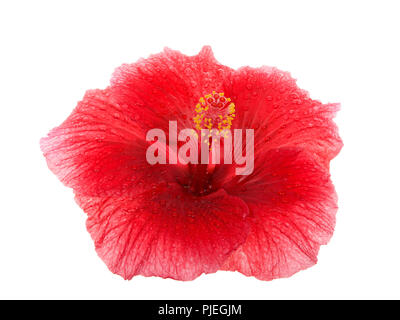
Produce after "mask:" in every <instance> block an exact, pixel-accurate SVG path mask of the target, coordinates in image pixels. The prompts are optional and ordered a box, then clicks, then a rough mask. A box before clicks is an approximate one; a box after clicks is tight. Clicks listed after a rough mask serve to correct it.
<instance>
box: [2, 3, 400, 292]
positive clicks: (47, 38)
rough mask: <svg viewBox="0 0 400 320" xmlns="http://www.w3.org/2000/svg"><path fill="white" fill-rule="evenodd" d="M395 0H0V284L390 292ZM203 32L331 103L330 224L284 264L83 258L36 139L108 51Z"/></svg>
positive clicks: (136, 52)
mask: <svg viewBox="0 0 400 320" xmlns="http://www.w3.org/2000/svg"><path fill="white" fill-rule="evenodd" d="M399 14H400V8H399V4H398V1H293V2H288V1H276V2H272V3H268V2H267V1H259V2H256V1H248V0H247V1H240V2H238V1H204V0H202V1H196V2H195V1H157V2H156V1H138V2H134V1H126V2H123V1H115V0H113V1H108V2H104V1H71V0H70V1H2V2H1V4H0V37H1V38H0V57H1V58H0V104H1V105H0V107H1V114H0V115H1V117H0V130H1V132H0V133H1V136H0V137H1V157H0V170H1V172H0V183H1V184H0V187H1V192H0V194H1V200H0V214H1V216H0V298H129V299H163V298H169V299H175V298H176V299H179V298H186V299H192V298H204V299H217V298H219V299H234V298H237V299H278V298H283V299H285V298H289V299H290V298H302V299H308V298H319V299H325V298H344V299H347V298H397V299H399V298H400V293H399V290H400V289H399V288H400V248H399V245H400V210H399V196H400V174H399V163H400V156H399V155H400V154H399V137H400V135H399V116H400V111H399V110H400V102H399V101H400V63H399V58H400V47H399V31H400V22H399V21H400V19H399ZM205 44H209V45H211V46H212V48H213V50H214V53H215V56H216V58H217V59H218V60H219V61H220V62H221V63H223V64H226V65H229V66H231V67H233V68H237V67H240V66H243V65H250V66H253V67H257V66H261V65H271V66H277V67H278V68H280V69H283V70H287V71H290V72H291V73H292V75H293V76H294V77H295V78H297V79H298V84H299V86H300V87H302V88H305V89H307V90H309V91H310V94H311V97H312V98H315V99H319V100H321V101H322V102H341V104H342V110H341V111H340V113H339V114H338V117H337V118H336V122H337V124H338V125H339V129H340V134H341V136H342V138H343V141H344V145H345V146H344V148H343V149H342V151H341V153H340V154H339V156H338V157H337V158H336V159H335V160H334V161H332V171H331V172H332V179H333V181H334V183H335V186H336V189H337V192H338V194H339V207H340V208H339V211H338V215H337V227H336V231H335V234H334V236H333V238H332V240H331V242H330V243H329V245H328V246H324V247H322V249H321V252H320V255H319V263H318V264H317V265H316V266H314V267H312V268H310V269H308V270H306V271H302V272H300V273H297V274H296V275H294V276H293V277H291V278H288V279H280V280H274V281H272V282H263V281H259V280H256V279H254V278H247V277H245V276H243V275H241V274H239V273H230V272H221V271H220V272H218V273H216V274H211V275H203V276H201V277H200V278H198V279H197V280H195V281H192V282H179V281H174V280H169V279H168V280H163V279H159V278H144V277H136V278H133V280H131V281H124V280H123V279H122V278H120V277H119V276H116V275H114V274H112V273H111V272H109V271H108V269H107V267H106V266H105V264H104V263H103V262H102V261H101V260H100V259H99V258H98V257H97V255H96V253H95V250H94V245H93V242H92V240H91V239H90V236H89V234H88V233H87V231H86V228H85V214H84V213H83V212H82V211H81V209H80V208H79V207H78V206H77V205H76V204H75V202H74V200H73V194H72V190H70V189H68V188H65V187H64V186H63V185H62V184H61V183H60V182H59V181H58V180H57V178H56V177H55V176H54V175H53V174H52V173H51V172H50V171H49V170H48V168H47V166H46V162H45V159H44V158H43V156H42V154H41V152H40V149H39V139H40V137H42V136H44V135H46V134H47V132H48V131H49V130H50V129H51V128H53V127H54V126H56V125H59V124H60V123H61V122H62V121H63V120H64V119H65V118H66V117H67V116H68V115H69V113H70V112H71V111H72V109H73V108H74V107H75V105H76V103H77V101H78V100H80V99H81V98H82V97H83V94H84V92H85V91H86V90H87V89H90V88H104V87H106V86H107V84H108V81H109V79H110V75H111V73H112V72H113V70H114V68H115V67H117V66H119V65H120V64H122V63H125V62H134V61H136V60H137V59H138V58H140V57H146V56H148V55H149V54H152V53H157V52H160V51H161V50H162V49H163V47H164V46H168V47H170V48H173V49H178V50H180V51H182V52H183V53H186V54H190V55H192V54H196V53H197V52H198V51H199V50H200V49H201V47H202V46H203V45H205Z"/></svg>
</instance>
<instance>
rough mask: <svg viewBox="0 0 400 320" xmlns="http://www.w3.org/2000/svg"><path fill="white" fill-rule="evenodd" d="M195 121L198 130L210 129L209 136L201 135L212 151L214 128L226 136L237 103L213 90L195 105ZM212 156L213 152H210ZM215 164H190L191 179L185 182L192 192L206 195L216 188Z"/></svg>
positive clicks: (218, 133)
mask: <svg viewBox="0 0 400 320" xmlns="http://www.w3.org/2000/svg"><path fill="white" fill-rule="evenodd" d="M194 111H195V113H194V116H193V122H194V125H195V128H196V129H197V130H198V131H201V130H209V132H208V136H207V134H206V132H201V134H200V135H197V133H195V134H196V136H200V137H202V140H203V141H199V143H202V142H205V143H207V144H208V145H209V148H210V152H211V143H210V140H211V139H212V130H217V131H216V134H217V135H221V137H222V136H224V137H225V134H224V133H226V132H227V131H228V130H230V129H231V126H232V121H233V120H234V118H235V104H234V103H233V102H232V101H231V99H230V98H227V97H225V96H224V93H222V92H221V93H217V92H215V91H213V92H212V93H210V94H207V95H205V96H204V97H201V98H200V99H199V102H198V103H197V104H196V106H195V110H194ZM210 157H211V154H210ZM215 167H216V165H215V164H201V163H200V162H199V164H196V165H191V164H189V172H190V174H189V181H188V182H187V183H185V184H184V187H185V188H187V189H188V190H189V191H190V192H191V193H192V194H195V195H197V196H204V195H207V194H209V193H212V192H214V191H216V190H215V186H214V183H213V179H212V176H213V172H214V170H215Z"/></svg>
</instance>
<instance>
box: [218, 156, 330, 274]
mask: <svg viewBox="0 0 400 320" xmlns="http://www.w3.org/2000/svg"><path fill="white" fill-rule="evenodd" d="M259 162H260V163H263V164H264V165H263V166H260V165H257V164H256V166H255V168H256V169H255V172H254V173H253V175H251V176H247V177H245V178H236V181H232V182H230V183H229V184H227V185H226V186H225V189H226V190H227V192H228V193H230V194H232V195H236V196H240V197H241V198H242V199H243V200H244V201H245V202H246V204H247V205H248V206H249V211H250V214H249V217H248V221H249V223H250V227H251V230H250V233H249V236H248V238H247V240H246V243H245V244H244V245H243V246H241V247H240V248H239V249H238V250H237V251H235V252H234V253H233V254H232V256H231V257H230V258H229V259H228V260H227V262H226V263H225V265H224V269H225V270H232V271H235V270H237V271H240V272H241V273H243V274H245V275H247V276H255V277H257V278H259V279H262V280H272V279H275V278H281V277H289V276H291V275H292V274H294V273H295V272H297V271H300V270H302V269H305V268H308V267H310V266H312V265H314V264H315V263H316V262H317V254H318V250H319V247H320V245H322V244H326V243H327V242H328V241H329V239H330V237H331V236H332V233H333V230H334V225H335V214H336V210H337V206H336V202H337V198H336V193H335V190H334V187H333V185H332V183H331V182H330V178H329V173H328V171H327V170H326V169H325V168H324V167H323V166H321V165H320V164H318V163H317V161H315V160H313V158H312V157H310V154H309V153H307V152H305V151H302V150H300V149H296V148H286V149H275V150H270V151H268V152H267V153H266V154H265V156H263V157H262V158H261V157H260V158H259Z"/></svg>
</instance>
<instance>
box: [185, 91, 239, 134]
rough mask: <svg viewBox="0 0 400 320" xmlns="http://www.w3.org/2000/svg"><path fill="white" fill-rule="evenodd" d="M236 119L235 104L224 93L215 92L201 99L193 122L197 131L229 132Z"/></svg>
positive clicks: (196, 107)
mask: <svg viewBox="0 0 400 320" xmlns="http://www.w3.org/2000/svg"><path fill="white" fill-rule="evenodd" d="M234 118H235V104H234V103H233V102H232V101H231V99H230V98H227V97H225V96H224V93H223V92H221V93H217V92H215V91H213V92H212V93H210V94H207V95H205V96H204V97H201V98H200V99H199V103H197V104H196V106H195V115H194V116H193V122H194V124H195V128H196V129H197V130H201V129H208V130H212V129H217V130H218V131H219V132H221V131H224V130H229V129H230V128H231V126H232V120H233V119H234Z"/></svg>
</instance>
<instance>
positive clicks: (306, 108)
mask: <svg viewBox="0 0 400 320" xmlns="http://www.w3.org/2000/svg"><path fill="white" fill-rule="evenodd" d="M224 90H225V93H226V94H227V95H229V96H230V97H231V98H232V99H233V101H234V102H235V104H236V118H235V121H234V122H233V126H234V128H252V129H255V153H256V154H257V153H258V152H265V151H266V150H269V149H274V148H280V147H301V148H303V149H307V150H308V151H309V152H310V153H313V154H315V156H316V157H318V159H319V160H320V161H321V163H322V164H323V165H325V166H328V165H329V161H330V160H331V159H332V158H334V157H335V156H336V155H337V154H338V153H339V151H340V149H341V147H342V145H343V144H342V141H341V139H340V137H339V134H338V129H337V126H336V124H335V123H334V122H333V120H332V119H333V117H334V116H335V114H336V112H337V111H338V109H339V105H338V104H322V103H321V102H319V101H316V100H312V99H311V98H310V97H309V95H308V93H307V92H306V91H304V90H302V89H300V88H299V87H297V85H296V81H295V80H294V79H293V78H292V77H291V76H290V74H289V73H287V72H282V71H280V70H278V69H276V68H269V67H262V68H250V67H243V68H240V69H239V70H237V71H235V72H233V73H232V75H231V77H228V78H227V80H226V83H225V86H224Z"/></svg>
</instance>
